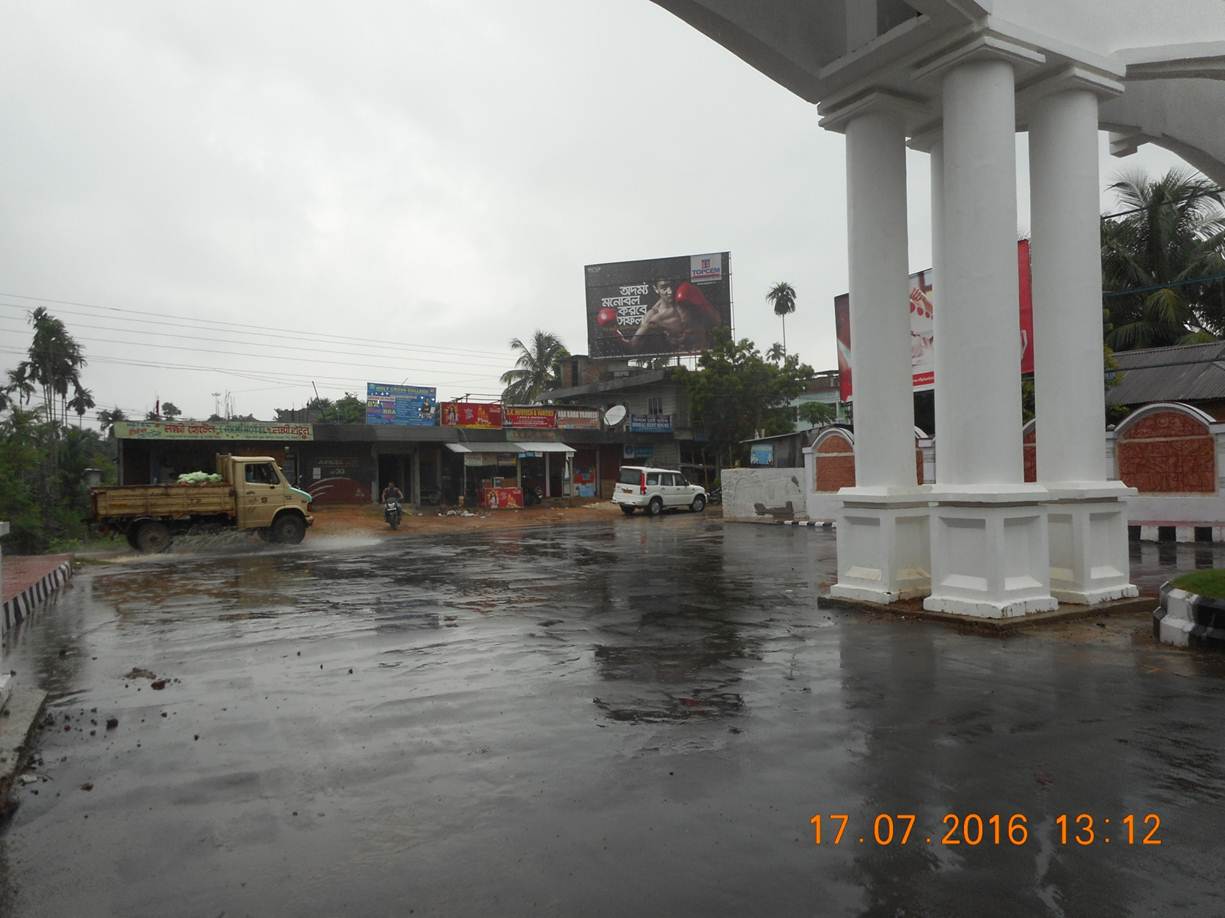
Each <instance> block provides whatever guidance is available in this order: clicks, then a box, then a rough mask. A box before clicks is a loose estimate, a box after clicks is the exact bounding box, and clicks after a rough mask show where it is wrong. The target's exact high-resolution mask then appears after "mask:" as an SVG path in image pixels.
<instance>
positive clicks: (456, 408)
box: [439, 402, 502, 430]
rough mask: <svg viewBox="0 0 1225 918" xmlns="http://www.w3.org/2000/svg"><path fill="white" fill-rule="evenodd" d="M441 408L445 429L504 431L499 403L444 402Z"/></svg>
mask: <svg viewBox="0 0 1225 918" xmlns="http://www.w3.org/2000/svg"><path fill="white" fill-rule="evenodd" d="M439 407H440V409H441V413H440V416H441V418H442V426H443V427H476V428H480V429H482V430H501V429H502V405H501V404H500V403H499V402H488V403H486V402H443V403H442V405H440V406H439Z"/></svg>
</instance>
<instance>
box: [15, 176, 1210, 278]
mask: <svg viewBox="0 0 1225 918" xmlns="http://www.w3.org/2000/svg"><path fill="white" fill-rule="evenodd" d="M1222 193H1225V187H1220V188H1208V189H1205V190H1203V191H1196V192H1193V193H1192V194H1189V195H1187V196H1186V197H1182V198H1175V199H1174V200H1173V201H1162V202H1161V204H1160V205H1159V206H1161V207H1172V206H1174V205H1175V204H1185V203H1186V202H1187V201H1194V200H1195V199H1196V198H1207V197H1211V196H1212V195H1219V194H1222ZM1218 203H1219V202H1218ZM1150 209H1151V208H1149V207H1133V208H1131V209H1130V210H1120V211H1116V212H1115V213H1113V214H1102V219H1103V220H1109V219H1111V218H1113V217H1126V216H1129V215H1131V214H1139V213H1144V212H1145V211H1147V210H1150ZM3 295H4V294H0V296H3Z"/></svg>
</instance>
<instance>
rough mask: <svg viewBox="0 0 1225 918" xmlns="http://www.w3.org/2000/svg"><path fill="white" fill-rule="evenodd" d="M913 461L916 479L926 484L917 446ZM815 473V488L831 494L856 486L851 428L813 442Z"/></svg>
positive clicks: (921, 459)
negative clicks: (849, 430) (840, 489)
mask: <svg viewBox="0 0 1225 918" xmlns="http://www.w3.org/2000/svg"><path fill="white" fill-rule="evenodd" d="M916 430H917V428H916ZM919 432H920V433H922V432H921V431H919ZM924 436H926V435H925V434H924ZM914 462H915V481H917V482H918V483H919V484H923V451H922V450H921V449H919V448H918V447H917V446H916V447H915V451H914ZM813 476H814V478H815V479H816V480H815V481H814V482H813V490H814V491H821V492H825V493H832V492H834V491H837V490H838V489H839V488H852V487H854V486H855V441H854V439H853V438H852V435H851V434H850V433H849V432H848V431H845V430H843V429H841V428H837V427H835V428H831V429H830V430H827V431H825V432H824V433H823V434H821V435H820V436H819V437H817V439H816V442H814V443H813Z"/></svg>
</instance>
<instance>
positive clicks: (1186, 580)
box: [1174, 570, 1225, 599]
mask: <svg viewBox="0 0 1225 918" xmlns="http://www.w3.org/2000/svg"><path fill="white" fill-rule="evenodd" d="M1174 586H1176V587H1177V588H1178V589H1180V590H1186V591H1187V592H1188V593H1195V594H1196V595H1197V596H1210V597H1212V598H1213V599H1225V570H1211V571H1194V572H1192V573H1190V574H1183V575H1182V576H1181V577H1175V578H1174Z"/></svg>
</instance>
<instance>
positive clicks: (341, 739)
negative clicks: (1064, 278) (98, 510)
mask: <svg viewBox="0 0 1225 918" xmlns="http://www.w3.org/2000/svg"><path fill="white" fill-rule="evenodd" d="M1153 548H1154V549H1155V546H1154V547H1153ZM1143 551H1144V549H1139V548H1138V549H1137V552H1138V553H1137V555H1136V557H1135V560H1136V562H1137V565H1138V574H1140V575H1142V576H1143V577H1148V578H1150V579H1152V578H1156V577H1159V576H1161V571H1160V568H1161V567H1162V566H1163V565H1169V564H1171V563H1177V564H1179V565H1182V566H1187V565H1190V566H1194V564H1195V557H1196V556H1195V555H1194V554H1193V553H1188V552H1184V555H1185V556H1186V557H1185V558H1184V557H1183V556H1180V555H1178V554H1177V552H1176V553H1175V556H1174V560H1173V561H1169V560H1163V559H1161V558H1157V557H1156V556H1154V557H1153V558H1151V559H1145V557H1144V556H1143ZM1201 553H1202V550H1201ZM833 557H834V541H833V538H832V536H831V535H830V534H828V533H823V532H821V531H813V530H807V529H800V530H795V529H791V528H789V527H787V528H784V527H768V526H734V525H728V526H724V525H722V524H721V523H719V522H718V521H714V520H704V519H702V518H700V517H696V518H695V517H689V516H685V517H679V516H678V517H669V518H664V519H660V520H651V519H645V518H642V519H638V518H634V519H627V520H617V521H615V522H613V523H608V524H594V525H590V526H571V527H557V528H542V529H537V530H526V531H516V532H504V533H489V534H478V535H465V536H454V537H443V538H430V539H421V540H413V539H397V540H388V541H371V542H369V543H367V544H358V545H342V544H336V545H332V546H329V545H326V544H320V543H319V542H315V543H313V544H312V543H311V542H309V541H308V542H307V543H305V544H304V545H302V546H299V547H297V548H295V549H291V550H268V549H265V550H263V551H260V552H254V553H251V552H247V553H244V554H236V555H222V554H218V555H199V556H189V555H178V556H173V557H163V558H156V559H153V560H149V559H144V560H141V561H140V562H136V563H131V564H125V565H114V566H94V567H88V568H86V569H84V570H83V571H82V572H81V574H80V575H78V577H77V578H76V580H75V581H74V586H73V588H72V589H71V590H70V591H69V592H68V593H67V594H66V595H65V596H64V598H63V600H62V601H61V602H60V603H59V605H58V607H57V608H56V609H55V610H54V612H53V613H51V614H49V615H46V616H44V617H43V618H41V619H40V620H39V621H38V623H37V626H36V627H32V628H27V629H26V630H25V631H24V632H22V633H21V634H20V635H19V637H18V639H17V642H16V643H17V647H16V649H15V652H14V653H13V654H12V655H11V656H10V658H8V659H7V660H6V663H7V664H8V665H10V666H11V668H13V669H17V670H19V671H20V673H21V674H22V677H23V678H29V677H31V676H33V677H34V678H36V679H37V681H38V682H39V683H40V684H41V685H42V686H43V687H45V688H46V689H48V691H50V692H52V695H53V699H52V703H51V705H50V708H49V712H50V715H51V723H50V724H49V725H48V726H47V727H46V728H45V729H44V730H43V731H42V733H41V735H40V739H39V754H40V755H41V760H42V765H41V766H40V767H39V768H38V769H37V770H36V771H37V773H38V774H39V775H42V776H45V778H46V779H47V780H46V781H45V782H42V783H38V784H33V785H30V786H29V787H27V788H23V789H21V790H19V791H18V798H19V800H20V804H21V805H20V808H19V809H18V811H17V813H16V815H15V817H14V818H13V820H12V822H11V823H10V824H9V825H8V827H7V829H5V830H4V831H3V833H0V915H4V916H27V915H28V916H41V915H48V916H61V915H124V916H144V915H150V916H154V915H156V916H164V915H202V916H216V915H219V914H222V913H224V914H225V915H228V916H235V915H261V916H262V915H274V914H277V915H280V914H285V915H290V914H292V915H336V914H351V915H367V914H370V915H407V914H417V915H423V914H437V915H476V914H502V915H529V914H530V915H540V914H548V915H567V916H568V915H578V914H585V915H592V914H608V915H614V914H615V915H622V914H661V915H709V914H720V915H724V914H726V915H748V914H761V915H766V914H769V915H783V914H821V915H840V914H870V915H882V916H895V915H933V916H934V915H941V916H945V915H967V916H970V915H973V916H978V915H984V914H992V915H1001V914H1014V915H1033V914H1050V915H1121V914H1150V913H1155V914H1163V913H1171V912H1174V911H1181V912H1184V913H1187V914H1211V913H1213V912H1214V911H1217V910H1218V909H1219V905H1218V902H1219V899H1218V886H1219V883H1218V878H1219V876H1220V874H1221V868H1222V866H1225V865H1223V863H1222V851H1223V850H1225V849H1223V848H1222V845H1221V843H1220V841H1219V838H1218V836H1219V829H1220V818H1219V815H1218V814H1219V812H1220V811H1221V807H1222V805H1223V802H1225V762H1223V761H1222V754H1223V753H1225V739H1223V738H1222V733H1221V731H1220V730H1219V728H1218V726H1217V722H1218V718H1219V715H1220V710H1221V705H1222V703H1225V678H1223V676H1225V668H1223V667H1222V666H1221V664H1220V662H1219V661H1217V660H1216V659H1215V658H1211V657H1203V656H1198V655H1195V654H1188V653H1185V652H1177V651H1173V650H1167V649H1164V648H1160V647H1156V646H1154V645H1153V644H1152V642H1151V640H1150V639H1149V637H1148V629H1149V623H1148V622H1147V621H1145V620H1142V619H1140V618H1135V619H1132V620H1129V621H1128V622H1126V623H1124V624H1123V625H1120V624H1119V623H1118V622H1114V623H1111V624H1110V626H1109V627H1108V628H1103V629H1100V630H1099V629H1097V628H1096V627H1095V624H1094V623H1093V622H1089V623H1087V624H1086V625H1084V626H1083V627H1081V628H1080V629H1079V630H1077V629H1064V630H1062V631H1061V630H1059V629H1054V630H1051V631H1044V632H1042V633H1040V634H1033V635H1030V634H1023V635H1016V636H1013V637H1010V638H1008V639H998V638H992V637H985V636H977V635H972V634H958V633H957V632H956V630H954V629H951V628H947V627H943V626H934V625H929V624H923V623H917V622H914V621H907V620H904V619H902V620H899V619H898V618H896V617H894V616H890V615H864V614H860V613H849V612H841V611H836V610H832V609H825V608H820V607H818V605H817V602H816V594H817V590H818V586H819V584H820V583H821V582H822V581H824V580H828V579H829V578H831V577H832V575H833V569H834V567H833ZM134 667H141V668H144V669H146V670H149V671H150V673H153V674H157V675H158V676H161V677H164V678H167V679H169V680H171V681H170V682H169V683H168V684H167V685H166V686H165V688H163V689H160V690H157V689H154V688H153V683H152V682H151V680H150V679H149V678H147V677H137V674H134V673H132V672H131V671H132V669H133V668H134ZM175 680H177V681H175ZM112 716H113V717H117V718H118V720H119V725H118V727H117V728H115V729H112V730H107V729H105V727H104V726H103V725H104V723H105V720H106V718H108V717H112ZM94 721H96V722H97V723H94ZM87 784H91V785H92V789H90V790H83V789H82V787H83V786H85V785H87ZM34 791H37V792H38V793H37V794H35V793H34ZM969 812H975V813H979V814H982V816H983V817H984V818H986V817H987V816H989V815H990V814H993V813H1001V814H1005V817H1006V816H1007V815H1008V814H1012V813H1023V814H1025V815H1026V816H1027V817H1028V820H1029V831H1030V839H1029V841H1028V842H1027V843H1026V844H1025V845H1024V846H1022V847H1013V846H1011V845H1008V844H1006V843H1005V844H1002V845H998V846H997V845H995V844H994V843H991V842H985V843H983V844H980V845H978V846H976V847H970V846H967V845H962V846H959V847H951V846H942V845H940V844H939V840H940V837H941V836H942V835H943V834H944V829H945V826H944V825H943V824H942V819H943V817H944V815H945V814H947V813H961V814H964V813H969ZM1065 812H1066V813H1070V814H1078V813H1081V812H1089V813H1093V814H1096V816H1097V817H1098V819H1099V825H1100V826H1102V827H1104V826H1105V825H1106V824H1105V823H1102V822H1100V821H1101V820H1104V819H1111V820H1112V821H1113V822H1112V824H1113V825H1117V824H1118V820H1120V819H1121V818H1122V817H1123V816H1125V815H1126V814H1128V813H1137V814H1143V813H1147V812H1156V813H1159V814H1160V816H1161V820H1162V829H1161V836H1162V838H1163V840H1164V845H1162V846H1161V847H1139V846H1136V847H1128V846H1126V845H1125V844H1122V843H1121V840H1120V839H1119V838H1118V837H1116V838H1115V839H1113V843H1111V844H1106V843H1104V842H1101V841H1099V842H1098V843H1096V844H1095V845H1093V846H1091V847H1085V848H1081V847H1077V846H1075V845H1071V846H1061V845H1060V844H1059V839H1058V831H1057V828H1056V824H1055V820H1056V818H1057V817H1058V815H1059V814H1060V813H1065ZM816 813H846V814H849V815H850V817H851V822H850V825H849V826H848V829H847V833H846V837H845V838H844V839H843V841H842V844H841V845H839V846H838V847H832V846H829V845H826V846H822V847H817V846H815V845H814V843H813V830H812V827H811V826H810V825H809V819H810V817H812V816H813V815H814V814H816ZM878 813H890V814H898V813H913V814H915V815H916V819H917V822H916V827H915V833H914V836H912V838H911V839H910V842H909V844H908V845H907V846H905V847H900V846H896V845H895V846H894V847H890V848H882V847H878V846H876V845H874V844H872V843H871V839H872V827H873V826H872V823H873V818H874V817H875V815H876V814H878ZM1099 834H1100V835H1101V836H1102V837H1105V835H1106V832H1104V831H1103V832H1100V833H1099ZM861 836H864V837H865V838H866V840H867V841H866V843H863V844H861V843H860V842H859V838H860V837H861ZM1116 836H1117V833H1116ZM928 837H931V838H932V842H933V843H931V844H928V843H926V842H925V841H924V839H925V838H928Z"/></svg>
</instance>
